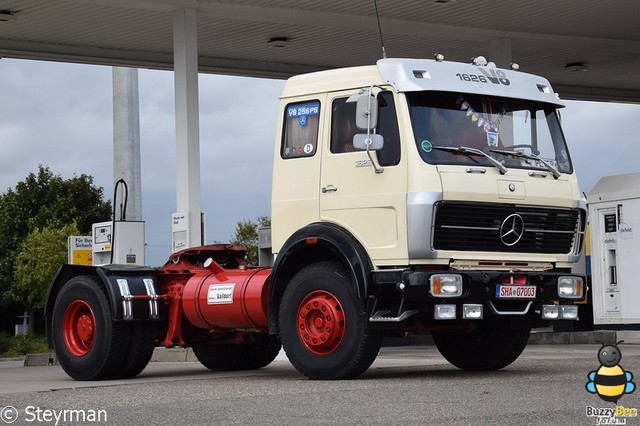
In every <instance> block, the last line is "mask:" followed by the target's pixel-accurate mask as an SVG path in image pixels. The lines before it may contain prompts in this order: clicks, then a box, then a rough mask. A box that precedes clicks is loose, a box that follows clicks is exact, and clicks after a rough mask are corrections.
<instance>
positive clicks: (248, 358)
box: [234, 333, 282, 370]
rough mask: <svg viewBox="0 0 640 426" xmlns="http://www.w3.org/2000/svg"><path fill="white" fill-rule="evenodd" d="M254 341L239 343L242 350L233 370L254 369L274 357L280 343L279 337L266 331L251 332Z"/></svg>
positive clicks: (262, 365)
mask: <svg viewBox="0 0 640 426" xmlns="http://www.w3.org/2000/svg"><path fill="white" fill-rule="evenodd" d="M253 338H254V341H253V342H251V343H246V344H242V345H240V347H241V348H242V352H241V353H240V357H239V359H238V363H237V364H236V365H235V366H234V370H256V369H258V368H262V367H266V366H267V365H269V364H271V362H272V361H273V360H274V359H276V356H278V353H280V349H281V348H282V345H281V344H280V338H279V337H278V336H274V335H271V334H268V333H255V334H253Z"/></svg>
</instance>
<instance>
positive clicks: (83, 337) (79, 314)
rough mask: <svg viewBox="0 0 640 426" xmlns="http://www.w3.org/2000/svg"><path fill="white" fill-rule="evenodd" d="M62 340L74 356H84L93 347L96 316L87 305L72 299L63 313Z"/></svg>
mask: <svg viewBox="0 0 640 426" xmlns="http://www.w3.org/2000/svg"><path fill="white" fill-rule="evenodd" d="M62 326H63V333H64V342H65V344H66V345H67V349H69V352H71V353H72V354H73V355H75V356H84V355H86V354H87V353H89V351H90V350H91V348H92V347H93V342H94V341H95V335H96V328H95V327H96V318H95V316H94V315H93V311H92V310H91V307H89V305H88V304H87V303H86V302H84V301H82V300H74V301H73V302H72V303H71V304H70V305H69V306H68V307H67V310H66V312H65V313H64V321H63V324H62Z"/></svg>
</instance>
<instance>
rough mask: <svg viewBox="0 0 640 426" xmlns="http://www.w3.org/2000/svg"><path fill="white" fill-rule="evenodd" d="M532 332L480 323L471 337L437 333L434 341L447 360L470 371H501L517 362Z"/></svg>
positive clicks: (491, 322) (501, 324)
mask: <svg viewBox="0 0 640 426" xmlns="http://www.w3.org/2000/svg"><path fill="white" fill-rule="evenodd" d="M530 332H531V329H529V328H526V329H516V330H512V329H511V328H510V327H509V322H508V321H487V322H484V323H480V324H479V326H478V328H477V329H476V330H474V331H472V332H470V333H464V332H435V331H434V332H433V333H432V335H433V341H434V343H435V344H436V347H437V348H438V350H439V351H440V353H441V354H442V356H443V357H445V359H446V360H447V361H449V362H450V363H451V364H453V365H454V366H456V367H458V368H460V369H462V370H469V371H490V370H499V369H501V368H504V367H506V366H508V365H510V364H511V363H512V362H514V361H515V360H516V359H518V357H519V356H520V354H521V353H522V351H523V350H524V348H525V346H526V345H527V341H528V340H529V334H530Z"/></svg>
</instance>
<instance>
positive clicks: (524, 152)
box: [407, 92, 573, 173]
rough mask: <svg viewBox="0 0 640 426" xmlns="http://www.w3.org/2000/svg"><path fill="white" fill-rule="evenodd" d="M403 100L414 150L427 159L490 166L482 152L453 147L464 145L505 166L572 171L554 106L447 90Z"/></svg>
mask: <svg viewBox="0 0 640 426" xmlns="http://www.w3.org/2000/svg"><path fill="white" fill-rule="evenodd" d="M407 100H408V102H409V110H410V114H411V124H412V126H413V134H414V137H415V140H416V144H417V147H418V152H419V153H420V156H421V157H422V159H423V160H424V161H425V162H427V163H430V164H454V165H477V166H488V167H495V164H494V163H495V162H491V161H490V159H489V158H486V157H485V156H481V155H466V154H465V151H464V150H456V149H455V148H460V147H465V148H473V149H476V150H482V151H483V152H484V153H486V154H488V155H489V156H491V157H493V158H494V159H496V160H498V161H500V162H501V163H502V164H504V166H506V167H507V168H524V169H540V170H544V171H549V170H550V168H549V166H551V167H552V168H554V169H557V171H559V172H560V173H572V172H573V170H572V166H571V160H570V157H569V152H568V150H567V146H566V143H565V140H564V136H563V134H562V130H561V129H560V122H559V120H558V115H557V114H556V110H555V106H554V105H550V104H544V103H539V102H533V101H526V100H521V99H510V98H500V97H492V96H487V95H472V94H460V93H452V92H410V93H407ZM447 147H448V148H449V149H447ZM439 148H444V149H439ZM509 152H511V153H513V154H519V155H509ZM536 157H537V159H536ZM545 162H546V163H547V164H546V165H545V164H544V163H545Z"/></svg>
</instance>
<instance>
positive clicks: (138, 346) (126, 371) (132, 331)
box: [116, 322, 158, 379]
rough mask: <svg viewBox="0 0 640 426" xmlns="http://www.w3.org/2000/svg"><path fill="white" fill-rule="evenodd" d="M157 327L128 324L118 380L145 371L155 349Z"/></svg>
mask: <svg viewBox="0 0 640 426" xmlns="http://www.w3.org/2000/svg"><path fill="white" fill-rule="evenodd" d="M157 333H158V326H157V324H155V323H148V322H137V323H132V324H129V343H128V345H127V354H126V356H125V359H124V360H123V361H122V364H121V365H120V368H119V369H118V370H119V371H118V374H117V377H116V378H118V379H127V378H130V377H134V376H137V375H138V374H140V372H141V371H142V370H144V369H145V367H146V366H147V364H149V361H150V360H151V357H152V356H153V350H154V349H155V347H156V341H157Z"/></svg>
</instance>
